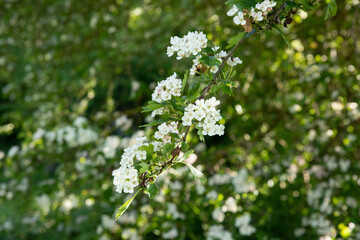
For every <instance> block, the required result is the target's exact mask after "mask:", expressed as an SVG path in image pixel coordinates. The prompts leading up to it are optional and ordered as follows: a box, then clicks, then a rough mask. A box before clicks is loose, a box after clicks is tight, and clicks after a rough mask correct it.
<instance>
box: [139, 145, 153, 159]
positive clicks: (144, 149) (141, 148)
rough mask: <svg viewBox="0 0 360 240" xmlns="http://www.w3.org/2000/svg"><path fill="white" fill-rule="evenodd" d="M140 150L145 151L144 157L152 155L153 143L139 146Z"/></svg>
mask: <svg viewBox="0 0 360 240" xmlns="http://www.w3.org/2000/svg"><path fill="white" fill-rule="evenodd" d="M138 150H140V151H146V157H148V156H152V154H153V153H154V145H152V144H149V145H147V146H146V145H143V146H141V147H139V149H138Z"/></svg>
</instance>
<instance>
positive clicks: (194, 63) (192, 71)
mask: <svg viewBox="0 0 360 240" xmlns="http://www.w3.org/2000/svg"><path fill="white" fill-rule="evenodd" d="M200 58H201V55H200V54H199V55H197V56H196V57H195V59H194V60H193V65H192V67H191V68H190V75H192V76H194V75H195V73H196V69H197V67H198V66H199V65H200V64H201V63H200Z"/></svg>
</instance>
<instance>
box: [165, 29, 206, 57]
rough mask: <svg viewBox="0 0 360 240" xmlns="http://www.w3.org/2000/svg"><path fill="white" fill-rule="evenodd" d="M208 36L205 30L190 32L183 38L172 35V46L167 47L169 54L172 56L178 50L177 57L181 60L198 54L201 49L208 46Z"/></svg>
mask: <svg viewBox="0 0 360 240" xmlns="http://www.w3.org/2000/svg"><path fill="white" fill-rule="evenodd" d="M207 41H208V40H207V38H206V35H205V34H204V33H203V32H197V31H195V32H188V34H186V35H185V36H183V37H182V38H179V37H177V36H175V37H171V39H170V43H171V46H170V47H168V48H167V55H168V56H169V57H171V56H172V55H174V53H175V52H177V57H176V59H178V60H180V59H182V58H184V57H190V55H193V56H196V55H197V54H198V53H199V52H200V51H201V49H203V48H205V47H206V46H207Z"/></svg>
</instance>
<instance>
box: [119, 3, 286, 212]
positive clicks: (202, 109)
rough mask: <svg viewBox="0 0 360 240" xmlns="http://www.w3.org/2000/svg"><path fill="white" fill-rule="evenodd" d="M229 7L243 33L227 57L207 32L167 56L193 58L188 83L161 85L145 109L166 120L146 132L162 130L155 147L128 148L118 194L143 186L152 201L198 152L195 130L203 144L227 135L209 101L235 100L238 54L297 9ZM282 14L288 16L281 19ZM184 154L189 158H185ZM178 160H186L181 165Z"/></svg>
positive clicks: (174, 46) (175, 45) (181, 41)
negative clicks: (168, 173) (172, 171)
mask: <svg viewBox="0 0 360 240" xmlns="http://www.w3.org/2000/svg"><path fill="white" fill-rule="evenodd" d="M249 2H250V3H253V4H254V5H251V4H250V3H249ZM281 2H282V1H281ZM227 4H230V5H231V9H230V10H229V11H228V13H227V15H228V16H234V18H233V20H234V23H235V24H236V25H241V26H242V28H243V29H244V31H240V33H239V34H238V35H237V36H236V37H234V38H233V39H231V40H230V41H229V45H228V47H227V48H232V49H231V50H230V51H229V52H228V53H226V52H225V51H223V50H220V47H219V46H214V45H213V44H211V43H210V44H209V41H208V39H207V38H206V35H205V34H204V33H202V32H189V33H188V34H187V35H185V36H183V37H182V38H179V37H177V36H176V37H172V38H171V40H170V43H171V46H169V47H168V48H167V55H168V56H169V57H171V56H172V55H174V54H176V55H177V57H176V59H177V60H180V59H183V58H189V59H192V61H193V65H192V67H191V69H190V71H189V72H187V73H186V74H185V75H184V78H183V80H181V79H179V78H178V76H177V74H176V73H174V74H173V75H172V76H170V77H168V78H167V79H165V80H163V81H161V82H159V83H158V85H157V86H156V88H155V90H154V92H153V94H152V101H150V102H149V103H148V105H147V106H145V107H144V108H143V109H144V111H143V112H145V113H146V112H149V113H151V116H152V117H154V118H155V117H156V116H161V118H160V119H159V120H154V121H153V122H150V123H149V124H147V125H144V126H143V127H151V126H155V125H158V127H157V131H156V132H155V134H154V136H153V137H152V141H151V142H145V141H146V138H145V137H143V138H138V139H137V141H136V144H134V145H133V146H131V147H129V148H127V149H125V151H124V154H123V155H122V158H121V161H120V165H121V167H120V168H119V169H117V170H115V171H114V172H113V175H114V184H115V185H116V187H117V188H116V191H118V192H120V193H121V192H122V191H124V192H127V193H132V192H133V191H134V188H136V187H137V186H140V189H139V190H143V191H144V192H145V193H147V194H148V195H149V196H150V198H153V197H154V196H155V195H156V194H157V192H158V191H159V189H158V188H157V186H156V185H155V181H156V178H157V177H158V176H159V175H160V174H162V173H163V172H164V171H165V170H166V169H167V168H168V167H171V166H172V165H174V164H177V163H183V160H186V159H187V158H188V157H189V155H190V154H191V153H193V151H194V150H189V145H188V144H187V142H186V138H187V135H188V134H189V131H190V128H191V126H194V128H196V129H197V130H198V131H197V133H198V135H199V138H200V140H201V141H204V136H205V135H208V136H214V135H223V134H224V129H225V126H224V125H223V124H220V123H218V122H219V121H220V120H221V119H222V117H221V115H220V111H219V110H217V109H216V106H217V105H219V104H220V102H219V101H218V100H217V99H216V98H215V97H212V98H209V99H207V100H206V99H205V98H206V97H207V95H208V94H210V93H214V92H216V91H218V90H223V92H224V93H228V94H230V95H232V88H233V87H236V85H235V84H234V82H233V81H231V78H232V76H233V75H234V74H233V67H235V66H236V65H238V64H241V63H242V61H241V60H240V59H239V58H238V57H233V55H234V53H235V51H236V50H237V49H238V48H239V46H240V45H241V44H242V43H243V42H244V41H245V40H246V39H247V38H249V37H250V36H251V35H253V34H254V33H256V32H259V31H260V30H263V29H269V28H271V26H272V24H273V21H274V19H276V21H275V22H276V23H275V24H281V18H284V17H283V16H289V14H291V13H292V8H290V9H288V8H287V4H286V2H284V3H283V4H282V5H281V6H280V7H279V8H278V9H276V10H275V11H273V7H274V6H275V5H276V2H275V1H272V0H264V1H263V2H261V3H257V4H256V2H254V1H245V0H229V1H228V2H227ZM282 11H285V13H284V14H283V15H282V14H280V13H282ZM270 16H272V18H270ZM209 45H210V46H209ZM214 85H216V87H214V88H215V89H214V88H213V86H214ZM181 151H182V152H183V153H184V154H183V155H182V156H181V155H180V152H181ZM179 156H181V158H180V159H179V160H176V159H177V158H178V157H179ZM135 160H137V161H135ZM187 165H188V167H189V169H190V171H191V173H192V174H193V175H194V177H195V178H200V179H203V174H202V173H201V172H200V171H198V170H197V169H196V168H194V167H192V166H191V165H189V164H187ZM139 180H140V182H139ZM127 204H129V203H128V202H127ZM127 206H128V205H127ZM127 206H126V207H122V208H120V209H121V210H122V211H119V215H118V216H120V215H121V214H122V213H123V212H124V211H125V210H126V209H127Z"/></svg>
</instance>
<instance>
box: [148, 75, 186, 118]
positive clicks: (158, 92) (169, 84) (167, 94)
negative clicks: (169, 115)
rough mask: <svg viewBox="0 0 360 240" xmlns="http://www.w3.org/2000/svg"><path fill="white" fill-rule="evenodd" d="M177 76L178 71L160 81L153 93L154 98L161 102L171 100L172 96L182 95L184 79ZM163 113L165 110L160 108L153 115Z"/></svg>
mask: <svg viewBox="0 0 360 240" xmlns="http://www.w3.org/2000/svg"><path fill="white" fill-rule="evenodd" d="M176 77H177V76H176V73H174V74H173V75H172V76H170V77H168V78H166V80H163V81H161V82H159V83H158V85H157V86H156V88H155V90H154V92H153V94H152V100H153V101H156V102H158V103H161V102H163V101H168V100H170V99H171V96H177V97H178V96H180V95H181V87H182V81H181V80H180V79H178V78H176ZM162 113H163V110H158V111H157V112H156V113H153V114H152V115H153V116H155V115H158V114H162Z"/></svg>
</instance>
